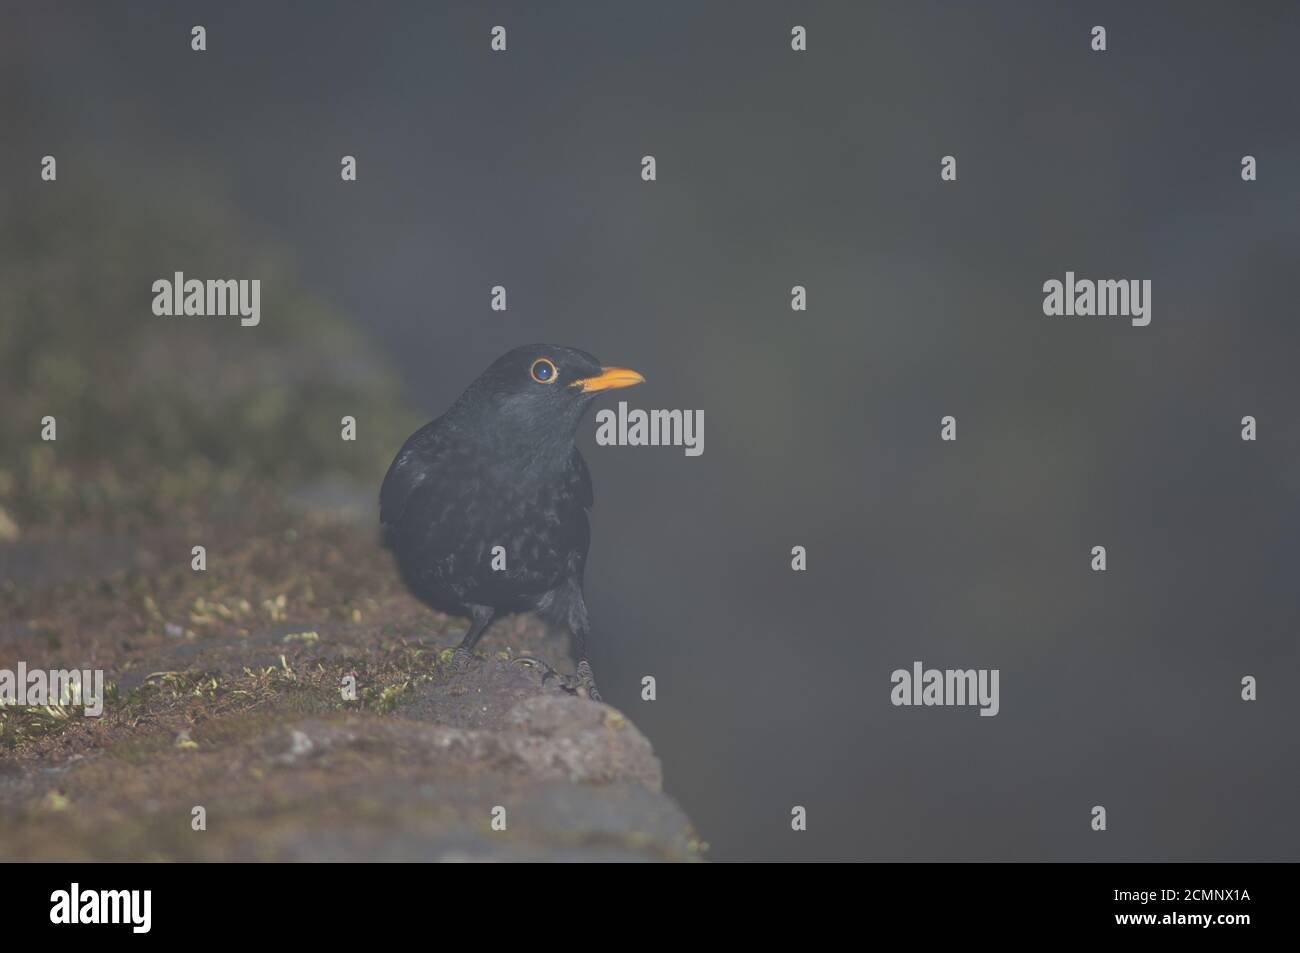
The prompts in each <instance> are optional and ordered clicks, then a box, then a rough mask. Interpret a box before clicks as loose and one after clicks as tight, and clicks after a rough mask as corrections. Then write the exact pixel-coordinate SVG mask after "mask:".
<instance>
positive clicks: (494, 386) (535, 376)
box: [462, 344, 645, 453]
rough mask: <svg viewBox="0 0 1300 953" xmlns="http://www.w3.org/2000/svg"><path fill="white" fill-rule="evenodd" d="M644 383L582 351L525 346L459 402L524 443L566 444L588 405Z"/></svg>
mask: <svg viewBox="0 0 1300 953" xmlns="http://www.w3.org/2000/svg"><path fill="white" fill-rule="evenodd" d="M643 380H645V378H643V377H642V376H641V375H640V374H638V373H637V372H636V371H632V370H628V369H627V368H625V367H607V366H604V365H602V364H601V363H600V361H598V360H596V358H594V357H593V356H592V355H590V354H588V353H587V352H586V351H579V350H578V349H576V348H571V347H559V346H557V345H554V344H529V345H525V346H524V347H517V348H515V349H514V350H513V351H509V352H508V353H506V354H503V355H502V356H501V357H499V358H497V359H496V360H495V361H494V362H493V363H492V366H491V367H489V368H488V369H487V370H486V371H484V372H483V374H482V375H481V376H480V377H479V379H478V380H476V381H475V382H474V383H473V384H471V385H470V387H469V389H468V390H467V391H466V392H465V395H464V397H463V398H462V403H464V404H467V405H469V406H472V407H474V408H475V409H476V410H477V411H479V412H480V413H483V414H484V415H485V416H486V418H487V419H486V420H485V421H482V422H483V423H485V424H487V425H490V426H494V427H497V428H500V429H501V430H503V431H509V432H511V434H512V436H514V437H515V438H516V439H518V438H521V437H523V438H526V442H527V443H530V444H531V443H543V442H544V443H555V442H564V443H565V444H566V447H565V452H566V453H567V444H569V443H571V442H572V440H573V437H574V434H575V433H577V429H578V423H579V422H580V421H581V419H582V415H583V413H585V412H586V409H587V407H588V406H590V404H591V402H592V400H594V399H595V398H596V397H597V396H598V395H600V394H602V393H604V392H605V391H608V390H614V389H616V388H620V387H631V386H632V385H633V384H639V383H641V382H642V381H643Z"/></svg>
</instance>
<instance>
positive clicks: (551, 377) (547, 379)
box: [528, 357, 560, 384]
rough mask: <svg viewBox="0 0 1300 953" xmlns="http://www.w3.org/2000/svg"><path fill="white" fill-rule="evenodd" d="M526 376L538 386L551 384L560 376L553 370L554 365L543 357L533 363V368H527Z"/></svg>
mask: <svg viewBox="0 0 1300 953" xmlns="http://www.w3.org/2000/svg"><path fill="white" fill-rule="evenodd" d="M528 374H529V376H530V377H532V379H533V380H535V381H537V383H539V384H550V383H553V382H554V381H555V378H557V377H559V376H560V375H559V372H558V371H557V370H556V369H555V365H554V364H552V363H551V362H550V361H548V360H547V359H546V358H544V357H539V358H538V359H537V360H535V361H533V366H532V367H530V368H528Z"/></svg>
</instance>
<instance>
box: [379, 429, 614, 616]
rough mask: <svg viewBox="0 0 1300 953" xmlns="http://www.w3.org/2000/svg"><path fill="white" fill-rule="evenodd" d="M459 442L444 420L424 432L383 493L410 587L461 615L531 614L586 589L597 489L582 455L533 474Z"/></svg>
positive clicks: (392, 540)
mask: <svg viewBox="0 0 1300 953" xmlns="http://www.w3.org/2000/svg"><path fill="white" fill-rule="evenodd" d="M459 436H460V435H459V433H458V432H457V431H456V430H455V429H454V428H452V427H449V426H447V425H446V423H445V421H444V420H442V419H439V420H435V421H434V422H433V423H431V424H428V425H427V426H425V427H423V428H422V429H421V430H419V431H417V432H416V433H415V434H413V435H412V436H411V438H410V439H409V440H407V442H406V444H405V446H403V448H402V450H401V452H400V453H398V455H397V457H396V458H395V459H394V460H393V463H392V466H390V467H389V469H388V475H387V476H386V477H385V478H384V484H383V487H382V488H381V490H380V495H379V500H380V505H379V514H380V515H379V518H380V522H381V523H382V524H383V527H384V541H385V544H386V545H387V546H388V547H389V548H390V549H392V550H393V552H394V554H395V555H396V557H397V562H398V565H399V567H400V569H401V572H402V576H403V578H404V579H405V581H406V583H407V585H408V586H410V588H411V590H412V591H413V592H414V593H415V594H416V595H417V596H419V597H420V598H421V599H423V600H424V601H425V602H427V603H428V604H429V605H431V606H433V607H434V608H435V609H438V610H440V611H443V612H451V613H462V614H463V613H464V612H465V611H466V607H468V606H470V605H482V606H492V607H494V608H496V609H498V610H500V611H519V610H524V609H530V608H532V607H534V606H535V605H536V603H537V601H538V600H539V599H540V598H541V597H542V596H543V595H545V594H546V593H547V592H549V591H551V590H553V589H556V588H558V587H560V586H561V585H563V584H564V583H565V582H566V580H568V579H570V578H573V579H574V580H576V581H577V583H578V584H579V585H581V582H582V572H583V567H584V565H585V563H586V559H587V549H588V547H589V545H590V541H591V530H590V524H589V522H588V515H589V513H590V510H591V505H592V488H591V476H590V474H589V473H588V471H587V464H586V462H585V461H584V460H583V459H582V454H581V453H579V452H578V449H577V448H576V447H575V448H574V449H573V452H572V454H570V455H569V457H568V459H567V461H566V462H565V463H564V464H562V465H561V466H560V467H559V468H558V471H557V472H554V473H548V474H543V475H540V476H537V475H533V476H525V474H524V472H523V469H522V467H520V466H519V465H518V463H517V462H516V461H509V460H490V459H485V458H484V456H483V453H482V448H481V447H475V446H471V445H469V444H468V443H467V442H466V441H465V440H463V439H457V438H458V437H459ZM496 547H501V550H504V553H502V551H501V550H497V549H496ZM503 561H504V566H505V568H504V569H499V568H494V563H495V567H500V566H501V565H502V562H503Z"/></svg>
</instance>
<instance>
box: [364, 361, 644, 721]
mask: <svg viewBox="0 0 1300 953" xmlns="http://www.w3.org/2000/svg"><path fill="white" fill-rule="evenodd" d="M642 380H644V378H643V377H642V376H641V375H640V374H638V373H637V372H636V371H631V370H628V369H626V368H622V367H602V366H601V364H600V362H599V361H597V360H596V359H595V358H594V357H592V356H591V355H590V354H588V353H587V352H585V351H579V350H576V349H574V348H568V347H556V346H553V345H548V344H533V345H528V346H526V347H519V348H515V349H514V350H513V351H510V352H509V353H507V354H504V355H502V356H501V357H500V358H498V359H497V360H496V361H495V362H494V363H493V364H492V366H491V367H489V368H488V369H487V370H486V371H484V372H483V374H482V375H481V376H480V377H479V378H478V379H477V380H476V381H474V382H473V383H472V384H470V385H469V387H468V388H466V389H465V392H464V393H463V394H461V395H460V397H459V398H458V399H457V400H456V402H455V403H454V404H452V406H451V408H450V409H449V410H448V411H447V412H446V413H445V414H443V415H442V416H441V417H439V418H438V419H437V420H435V421H433V422H432V423H429V424H426V425H425V426H423V427H421V428H420V429H419V430H417V431H416V432H415V433H413V434H412V435H411V436H410V438H409V439H408V440H407V441H406V443H405V444H403V445H402V449H401V450H400V451H398V454H397V456H396V457H395V458H394V459H393V462H392V465H391V466H389V468H388V474H387V476H385V477H384V484H383V487H382V488H381V489H380V491H379V521H380V524H381V525H382V527H383V532H384V542H385V544H386V545H387V546H388V548H389V549H391V550H392V551H393V553H394V555H395V556H396V560H397V565H398V567H399V569H400V571H401V574H402V578H403V580H404V581H405V582H406V585H407V586H408V587H409V588H410V589H411V591H412V592H413V593H414V594H415V595H416V596H417V597H419V598H420V599H421V600H422V601H423V602H424V603H426V604H427V605H429V606H432V607H433V608H434V609H437V610H438V611H440V612H446V613H449V614H452V615H462V616H468V617H469V619H470V626H469V630H468V631H467V632H466V633H465V637H464V639H462V640H461V643H460V647H459V648H457V649H456V653H455V658H454V660H453V661H454V663H455V664H456V665H457V666H458V667H463V666H464V665H465V664H466V663H467V662H468V661H469V659H470V658H471V653H472V652H473V651H474V645H475V643H476V642H478V640H479V638H480V637H481V636H482V635H483V633H484V632H485V631H486V630H487V628H488V626H490V625H491V624H492V622H493V620H494V619H497V618H499V617H500V616H502V615H504V614H507V613H511V612H523V611H535V612H537V613H538V614H539V615H540V616H541V617H542V618H544V619H546V620H547V621H550V622H553V623H557V624H559V625H563V626H565V627H566V628H567V629H568V630H569V632H570V633H571V634H572V637H573V647H574V650H575V654H576V655H577V659H578V668H577V681H578V684H579V686H581V688H582V689H583V690H585V692H586V693H587V695H588V697H590V698H594V699H597V700H599V699H600V694H599V693H598V692H597V691H596V684H595V679H594V678H593V676H592V672H591V665H590V663H589V662H588V661H587V634H588V632H589V631H590V623H589V621H588V618H587V605H586V602H585V601H584V600H583V596H582V577H583V569H584V567H585V565H586V562H587V548H588V546H589V544H590V542H591V528H590V524H589V522H588V519H589V516H590V513H591V506H592V501H593V496H592V487H591V474H590V473H589V472H588V471H587V463H586V461H585V460H583V458H582V454H581V453H580V452H579V451H578V448H577V447H576V446H574V443H573V440H574V436H575V435H576V433H577V430H578V423H579V422H580V421H581V419H582V416H583V414H584V413H585V412H586V410H587V408H588V407H589V406H590V405H591V402H592V401H593V400H594V399H595V398H596V396H597V395H598V394H600V393H601V392H602V391H606V390H611V389H613V388H616V387H630V386H631V385H633V384H639V383H641V381H642ZM498 547H499V548H498Z"/></svg>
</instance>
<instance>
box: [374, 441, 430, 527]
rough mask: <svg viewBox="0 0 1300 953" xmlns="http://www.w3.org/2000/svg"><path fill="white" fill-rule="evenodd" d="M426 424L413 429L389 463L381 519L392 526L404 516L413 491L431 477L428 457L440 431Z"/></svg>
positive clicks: (381, 496) (380, 505)
mask: <svg viewBox="0 0 1300 953" xmlns="http://www.w3.org/2000/svg"><path fill="white" fill-rule="evenodd" d="M437 423H438V421H436V420H435V421H434V422H433V423H430V424H426V425H425V426H423V427H421V428H420V429H419V430H417V431H416V432H415V433H413V434H412V435H411V437H410V439H408V440H407V441H406V443H405V444H404V445H403V446H402V449H401V450H399V451H398V453H397V456H396V457H394V458H393V462H392V463H391V464H390V465H389V467H388V474H387V475H386V476H385V477H384V484H383V486H382V487H380V489H379V522H380V523H381V524H382V525H384V526H393V525H395V524H396V523H397V521H398V520H399V519H401V516H402V512H403V511H404V510H405V509H406V504H407V503H408V502H409V501H410V499H411V494H412V493H414V492H415V491H416V490H417V489H419V487H420V485H421V484H422V483H424V481H425V480H427V479H428V478H429V472H430V471H429V465H428V464H429V459H430V457H431V456H432V455H433V454H434V453H435V452H436V445H437V442H438V431H437V430H436V429H435V426H434V425H435V424H437Z"/></svg>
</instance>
